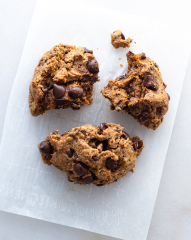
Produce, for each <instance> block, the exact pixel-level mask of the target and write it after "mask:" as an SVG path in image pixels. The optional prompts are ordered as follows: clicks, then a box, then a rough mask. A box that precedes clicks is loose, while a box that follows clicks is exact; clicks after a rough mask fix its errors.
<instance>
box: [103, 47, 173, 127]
mask: <svg viewBox="0 0 191 240" xmlns="http://www.w3.org/2000/svg"><path fill="white" fill-rule="evenodd" d="M127 58H128V71H127V73H126V74H125V75H123V76H120V77H118V78H116V80H110V81H109V83H108V85H107V86H106V87H105V88H104V90H102V91H101V92H102V94H103V96H104V97H105V98H108V99H109V100H110V101H111V103H112V105H111V110H112V111H121V110H125V111H126V112H128V113H129V114H130V115H131V116H133V117H134V118H135V119H137V121H138V122H139V123H140V124H141V125H144V126H146V127H147V128H151V129H153V130H155V129H156V128H157V127H158V126H159V125H160V124H161V123H162V121H163V119H164V115H165V114H166V112H167V111H168V100H169V99H170V97H169V95H168V94H167V93H166V91H165V88H166V86H167V85H166V84H165V83H164V82H163V80H162V75H161V73H160V71H159V67H158V65H157V64H156V63H155V62H154V61H153V60H151V59H150V58H148V57H146V55H145V54H144V53H142V54H139V55H135V54H134V53H133V52H131V51H130V52H128V53H127Z"/></svg>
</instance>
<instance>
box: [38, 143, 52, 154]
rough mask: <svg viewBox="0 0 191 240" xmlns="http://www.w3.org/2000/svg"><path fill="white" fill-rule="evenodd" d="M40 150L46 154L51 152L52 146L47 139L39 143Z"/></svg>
mask: <svg viewBox="0 0 191 240" xmlns="http://www.w3.org/2000/svg"><path fill="white" fill-rule="evenodd" d="M40 151H41V153H43V154H44V155H46V156H49V155H50V154H52V146H51V144H50V143H49V142H48V141H42V142H41V143H40Z"/></svg>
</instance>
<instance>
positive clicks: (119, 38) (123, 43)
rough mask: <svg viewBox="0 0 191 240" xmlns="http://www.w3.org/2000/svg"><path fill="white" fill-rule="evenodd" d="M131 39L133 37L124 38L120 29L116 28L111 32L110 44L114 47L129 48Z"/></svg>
mask: <svg viewBox="0 0 191 240" xmlns="http://www.w3.org/2000/svg"><path fill="white" fill-rule="evenodd" d="M132 40H133V39H131V38H130V37H129V38H127V39H125V36H124V34H123V33H122V32H121V30H116V31H114V32H113V33H112V34H111V44H112V45H113V47H114V48H120V47H122V48H126V47H128V48H129V47H130V43H131V42H132Z"/></svg>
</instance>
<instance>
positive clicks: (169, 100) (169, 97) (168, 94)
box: [167, 93, 170, 101]
mask: <svg viewBox="0 0 191 240" xmlns="http://www.w3.org/2000/svg"><path fill="white" fill-rule="evenodd" d="M167 95H168V101H170V95H169V94H168V93H167Z"/></svg>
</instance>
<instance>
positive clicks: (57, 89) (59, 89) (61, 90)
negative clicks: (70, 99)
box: [53, 83, 66, 98]
mask: <svg viewBox="0 0 191 240" xmlns="http://www.w3.org/2000/svg"><path fill="white" fill-rule="evenodd" d="M65 92H66V89H65V87H64V86H59V85H57V84H56V83H54V84H53V94H54V96H55V98H62V97H64V95H65Z"/></svg>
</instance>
